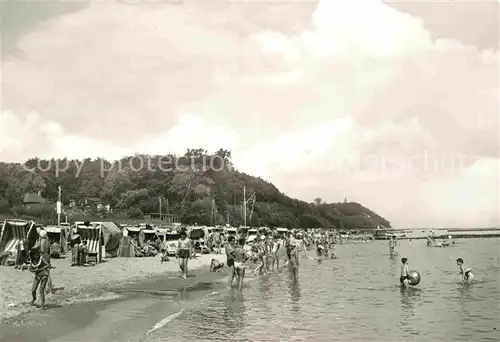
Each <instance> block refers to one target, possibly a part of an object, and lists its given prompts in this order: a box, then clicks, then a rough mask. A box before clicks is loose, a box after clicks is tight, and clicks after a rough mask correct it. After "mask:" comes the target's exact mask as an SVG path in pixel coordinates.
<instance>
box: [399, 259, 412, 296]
mask: <svg viewBox="0 0 500 342" xmlns="http://www.w3.org/2000/svg"><path fill="white" fill-rule="evenodd" d="M401 263H402V264H403V265H402V266H401V276H400V277H399V282H400V283H401V286H402V287H404V288H406V289H407V288H408V287H409V286H410V283H409V278H410V277H409V276H408V272H409V271H408V267H409V266H408V258H402V259H401Z"/></svg>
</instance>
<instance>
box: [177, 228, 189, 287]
mask: <svg viewBox="0 0 500 342" xmlns="http://www.w3.org/2000/svg"><path fill="white" fill-rule="evenodd" d="M180 235H181V236H180V239H179V241H177V258H178V259H179V267H180V269H181V271H182V273H183V274H182V277H183V278H184V279H187V272H188V260H189V258H190V257H191V241H190V240H189V239H188V237H187V233H186V231H182V232H181V234H180Z"/></svg>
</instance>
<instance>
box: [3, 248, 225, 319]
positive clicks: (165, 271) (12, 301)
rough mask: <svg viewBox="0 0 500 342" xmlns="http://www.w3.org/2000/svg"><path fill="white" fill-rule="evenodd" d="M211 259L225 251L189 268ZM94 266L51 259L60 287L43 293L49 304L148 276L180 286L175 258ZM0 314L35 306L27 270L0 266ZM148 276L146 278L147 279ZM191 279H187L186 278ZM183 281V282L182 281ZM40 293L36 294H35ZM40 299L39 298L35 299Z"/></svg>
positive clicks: (90, 296) (103, 292)
mask: <svg viewBox="0 0 500 342" xmlns="http://www.w3.org/2000/svg"><path fill="white" fill-rule="evenodd" d="M212 259H216V260H219V261H225V255H224V254H216V255H212V254H207V255H201V256H199V257H198V258H197V259H193V260H191V261H190V267H189V270H190V271H191V272H195V271H199V270H201V269H203V268H207V267H209V266H210V262H211V260H212ZM105 260H106V261H105V262H103V263H101V264H97V265H95V266H88V267H71V266H70V265H69V262H70V260H69V259H68V258H64V259H55V260H52V265H53V266H54V268H53V269H52V270H51V276H52V281H53V283H54V287H55V288H63V289H61V290H59V291H57V292H56V293H54V294H49V295H47V296H46V305H47V307H48V308H51V307H54V306H55V307H58V306H61V305H63V306H66V305H72V304H77V303H85V302H90V301H96V300H110V299H113V298H118V297H119V295H118V294H117V293H114V295H113V294H110V293H111V292H113V290H116V289H120V288H122V289H123V288H125V289H126V288H127V286H128V287H130V286H131V285H132V284H141V285H143V284H148V283H149V281H150V280H154V281H156V282H158V281H159V280H158V279H164V280H165V282H170V283H173V284H172V285H171V286H172V287H173V288H176V287H179V286H181V284H177V283H179V282H178V281H176V280H175V278H176V275H179V274H180V270H179V267H178V264H177V262H176V261H175V259H174V260H172V261H168V262H165V263H163V264H162V263H160V259H159V258H158V257H152V258H112V259H105ZM0 277H1V279H2V281H1V282H0V318H1V320H2V321H5V320H6V319H9V318H12V317H15V316H19V315H22V314H27V313H30V312H33V311H36V310H39V309H38V308H37V307H32V306H31V305H29V303H30V301H31V285H32V281H33V274H32V273H31V272H29V271H28V270H24V271H22V270H18V269H14V268H13V267H0ZM148 280H149V281H148ZM186 282H187V283H190V281H189V279H188V280H186ZM181 283H182V282H181ZM38 297H39V296H38ZM37 303H39V298H38V300H37Z"/></svg>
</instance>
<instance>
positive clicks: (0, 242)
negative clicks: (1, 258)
mask: <svg viewBox="0 0 500 342" xmlns="http://www.w3.org/2000/svg"><path fill="white" fill-rule="evenodd" d="M23 239H27V246H25V248H26V249H27V250H29V249H30V248H32V247H33V246H34V245H35V243H36V240H37V239H38V233H37V231H36V228H35V222H33V221H25V220H5V222H4V224H3V229H2V232H1V233H0V255H5V254H7V253H8V254H10V255H14V254H15V253H16V249H17V246H18V244H19V243H20V242H21V241H22V240H23ZM5 260H7V259H5Z"/></svg>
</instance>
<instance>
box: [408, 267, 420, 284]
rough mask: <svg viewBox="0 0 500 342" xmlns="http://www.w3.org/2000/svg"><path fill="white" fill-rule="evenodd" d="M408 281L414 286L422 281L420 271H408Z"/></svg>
mask: <svg viewBox="0 0 500 342" xmlns="http://www.w3.org/2000/svg"><path fill="white" fill-rule="evenodd" d="M408 283H409V284H410V285H412V286H416V285H418V284H419V283H420V273H418V272H417V271H410V272H408Z"/></svg>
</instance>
